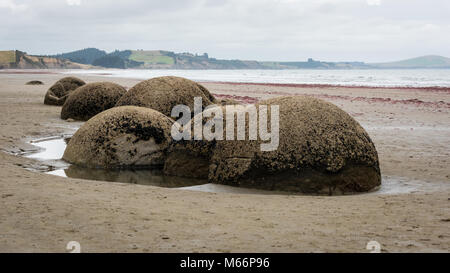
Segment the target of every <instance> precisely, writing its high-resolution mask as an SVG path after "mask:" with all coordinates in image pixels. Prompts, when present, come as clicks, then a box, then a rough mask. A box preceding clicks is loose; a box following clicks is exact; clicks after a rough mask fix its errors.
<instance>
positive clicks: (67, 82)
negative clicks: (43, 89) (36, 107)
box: [44, 77, 86, 106]
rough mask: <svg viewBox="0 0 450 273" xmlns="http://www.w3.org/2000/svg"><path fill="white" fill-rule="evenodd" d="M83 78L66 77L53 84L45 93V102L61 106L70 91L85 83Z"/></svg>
mask: <svg viewBox="0 0 450 273" xmlns="http://www.w3.org/2000/svg"><path fill="white" fill-rule="evenodd" d="M85 84H86V83H85V82H84V81H83V80H80V79H78V78H76V77H65V78H62V79H60V80H59V81H57V82H56V83H55V84H53V85H52V86H51V87H50V88H49V89H48V91H47V93H46V94H45V98H44V104H48V105H58V106H61V105H63V104H64V102H65V101H66V98H67V96H68V95H69V93H70V92H72V91H73V90H75V89H77V88H78V87H80V86H82V85H85Z"/></svg>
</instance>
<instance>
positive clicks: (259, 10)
mask: <svg viewBox="0 0 450 273" xmlns="http://www.w3.org/2000/svg"><path fill="white" fill-rule="evenodd" d="M0 26H1V27H0V50H4V49H19V50H23V51H26V52H28V53H31V54H54V53H61V52H68V51H73V50H77V49H82V48H86V47H97V48H100V49H104V50H106V51H112V50H115V49H149V50H150V49H164V50H170V51H175V52H186V51H187V52H192V53H203V52H207V53H209V55H210V57H216V58H220V59H249V60H261V61H270V60H277V61H303V60H305V59H307V58H309V57H311V58H314V59H318V60H330V61H340V60H348V61H351V60H360V61H367V62H376V61H390V60H397V59H403V58H409V57H415V56H420V55H428V54H437V55H443V56H447V57H450V0H254V1H252V0H214V1H207V0H179V1H171V0H147V1H145V0H110V1H107V0H38V1H37V0H34V1H32V0H0Z"/></svg>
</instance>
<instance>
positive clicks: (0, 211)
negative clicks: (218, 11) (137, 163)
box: [0, 71, 450, 252]
mask: <svg viewBox="0 0 450 273" xmlns="http://www.w3.org/2000/svg"><path fill="white" fill-rule="evenodd" d="M40 72H41V73H36V74H29V71H25V72H23V71H22V73H20V74H17V73H16V74H10V73H4V72H2V73H0V149H1V150H2V151H1V152H0V203H1V205H0V252H11V251H13V252H66V245H67V243H68V242H69V241H78V242H80V244H81V248H82V249H81V251H82V252H182V251H184V252H349V251H351V252H368V250H366V245H367V243H368V242H369V241H372V240H375V241H378V242H379V243H380V244H381V248H382V251H383V252H423V251H432V252H449V251H450V187H449V184H450V170H449V165H450V164H449V162H450V106H449V105H450V92H449V91H448V90H446V89H444V90H423V89H381V88H380V89H373V88H340V87H315V86H280V85H249V84H223V83H205V84H204V85H205V86H206V87H207V88H209V89H210V90H211V91H212V93H214V94H216V95H219V96H222V97H236V98H238V99H243V100H247V101H254V100H255V99H261V98H266V97H272V96H279V95H285V94H308V95H313V96H316V97H319V98H323V99H325V100H328V101H330V102H332V103H334V104H336V105H338V106H340V107H342V108H343V109H344V110H346V111H347V112H349V113H350V114H352V115H353V116H354V117H355V118H356V119H357V120H358V121H359V122H360V123H361V125H362V126H363V127H364V128H366V129H367V131H368V132H369V134H370V135H371V137H372V139H373V140H374V142H375V145H376V147H377V149H378V152H379V156H380V163H381V172H382V175H383V178H384V179H385V180H387V181H391V180H399V181H402V183H403V184H401V185H400V187H399V188H398V189H397V190H398V192H401V191H402V188H403V187H404V188H405V189H409V190H407V191H405V192H406V193H396V194H386V193H384V192H383V191H381V192H377V193H371V194H362V195H354V196H333V197H328V196H297V195H263V194H231V193H208V192H198V191H186V190H178V189H167V188H158V187H152V186H142V185H134V184H121V183H110V182H99V181H89V180H79V179H71V178H62V177H57V176H52V175H47V174H43V173H39V172H36V171H30V170H28V169H27V168H30V167H33V168H36V167H38V166H40V165H42V163H40V162H38V161H35V160H32V159H27V158H24V157H22V156H19V155H14V153H20V152H23V151H27V150H32V149H36V147H34V146H32V145H30V144H28V143H27V141H28V140H30V139H32V138H38V137H46V136H54V135H58V134H62V133H70V132H73V129H71V127H73V126H74V125H79V123H70V122H66V121H63V120H61V119H60V118H59V114H60V110H61V107H56V106H47V105H44V104H43V100H44V94H45V92H46V90H47V89H48V88H49V86H50V85H51V84H52V83H54V82H55V81H56V80H57V79H59V78H61V77H62V75H60V74H45V73H42V71H40ZM81 78H82V79H83V80H85V81H86V82H93V81H98V80H105V78H104V77H101V76H81ZM30 80H41V81H43V82H44V83H45V85H42V86H29V85H25V83H26V82H28V81H30ZM109 80H110V81H113V82H116V83H119V84H122V85H124V86H126V87H128V88H129V87H131V86H133V85H134V84H135V83H137V82H138V80H132V79H118V78H111V79H109Z"/></svg>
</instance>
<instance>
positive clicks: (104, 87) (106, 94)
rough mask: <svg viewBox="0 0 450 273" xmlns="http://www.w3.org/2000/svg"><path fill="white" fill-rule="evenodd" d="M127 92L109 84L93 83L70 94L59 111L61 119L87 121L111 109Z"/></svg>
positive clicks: (118, 86)
mask: <svg viewBox="0 0 450 273" xmlns="http://www.w3.org/2000/svg"><path fill="white" fill-rule="evenodd" d="M126 92H127V90H126V89H125V88H124V87H122V86H120V85H118V84H115V83H111V82H94V83H89V84H86V85H83V86H81V87H80V88H77V89H76V90H75V91H73V92H71V93H70V95H69V96H68V98H67V99H66V102H65V103H64V105H63V107H62V109H61V118H62V119H69V118H71V119H74V120H88V119H90V118H91V117H93V116H95V115H97V114H98V113H101V112H103V111H105V110H108V109H110V108H113V107H114V106H115V105H116V103H117V101H118V100H119V99H120V98H121V97H122V96H123V95H124V94H125V93H126Z"/></svg>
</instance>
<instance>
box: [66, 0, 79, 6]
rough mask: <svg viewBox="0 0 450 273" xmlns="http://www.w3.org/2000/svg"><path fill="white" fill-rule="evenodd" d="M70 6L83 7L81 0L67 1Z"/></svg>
mask: <svg viewBox="0 0 450 273" xmlns="http://www.w3.org/2000/svg"><path fill="white" fill-rule="evenodd" d="M66 1H67V5H69V6H79V5H81V0H66Z"/></svg>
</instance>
